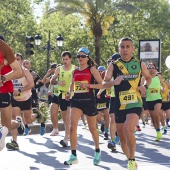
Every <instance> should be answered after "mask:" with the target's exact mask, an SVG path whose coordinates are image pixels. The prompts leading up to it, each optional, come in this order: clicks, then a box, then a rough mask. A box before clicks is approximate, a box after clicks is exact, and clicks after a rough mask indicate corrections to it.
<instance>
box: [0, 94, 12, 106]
mask: <svg viewBox="0 0 170 170" xmlns="http://www.w3.org/2000/svg"><path fill="white" fill-rule="evenodd" d="M12 95H13V94H12V93H0V108H5V107H8V106H9V105H10V104H11V101H12Z"/></svg>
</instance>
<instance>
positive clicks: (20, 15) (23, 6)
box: [0, 0, 37, 54]
mask: <svg viewBox="0 0 170 170" xmlns="http://www.w3.org/2000/svg"><path fill="white" fill-rule="evenodd" d="M0 3H1V6H2V7H3V8H1V10H0V22H1V27H0V33H1V34H2V35H3V36H4V37H5V39H6V42H7V43H8V44H9V45H10V46H11V47H12V48H13V50H14V51H15V52H20V53H22V54H25V36H26V35H29V34H30V33H31V34H34V32H36V31H35V30H36V26H37V24H36V22H35V21H34V16H33V13H32V9H31V8H30V2H29V1H28V0H22V1H18V0H5V1H2V0H1V1H0Z"/></svg>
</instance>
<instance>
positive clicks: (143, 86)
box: [138, 62, 152, 95]
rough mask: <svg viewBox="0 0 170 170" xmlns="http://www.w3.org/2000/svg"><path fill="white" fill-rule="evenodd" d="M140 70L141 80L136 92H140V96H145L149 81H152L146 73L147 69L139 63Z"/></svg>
mask: <svg viewBox="0 0 170 170" xmlns="http://www.w3.org/2000/svg"><path fill="white" fill-rule="evenodd" d="M141 69H142V76H143V77H142V79H141V84H140V86H139V87H138V90H139V91H140V92H141V94H142V95H144V94H146V89H147V86H149V85H150V83H151V81H152V77H151V75H150V73H149V72H148V69H147V67H146V65H145V63H143V62H142V63H141Z"/></svg>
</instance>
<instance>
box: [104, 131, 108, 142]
mask: <svg viewBox="0 0 170 170" xmlns="http://www.w3.org/2000/svg"><path fill="white" fill-rule="evenodd" d="M104 140H109V134H108V133H107V132H105V133H104Z"/></svg>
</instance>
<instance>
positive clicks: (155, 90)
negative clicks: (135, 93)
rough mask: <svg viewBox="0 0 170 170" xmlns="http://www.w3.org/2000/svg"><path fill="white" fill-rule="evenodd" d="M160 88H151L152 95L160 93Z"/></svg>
mask: <svg viewBox="0 0 170 170" xmlns="http://www.w3.org/2000/svg"><path fill="white" fill-rule="evenodd" d="M158 91H159V90H158V88H149V93H150V94H151V95H155V94H158Z"/></svg>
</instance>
